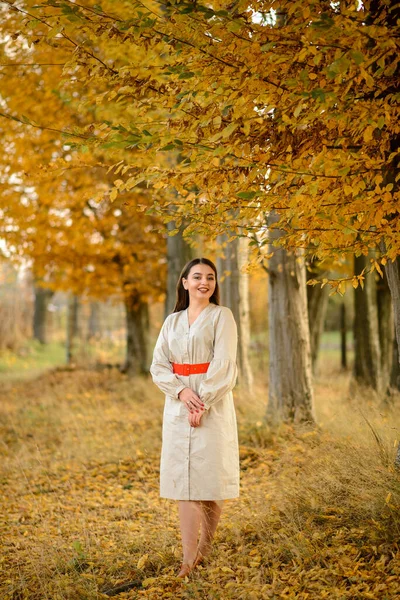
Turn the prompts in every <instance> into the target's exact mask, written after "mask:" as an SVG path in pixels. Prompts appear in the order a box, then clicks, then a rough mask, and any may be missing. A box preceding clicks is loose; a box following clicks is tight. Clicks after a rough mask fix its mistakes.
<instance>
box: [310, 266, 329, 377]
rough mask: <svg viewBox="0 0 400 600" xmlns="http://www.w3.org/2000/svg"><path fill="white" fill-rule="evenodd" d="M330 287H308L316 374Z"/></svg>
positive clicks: (313, 366)
mask: <svg viewBox="0 0 400 600" xmlns="http://www.w3.org/2000/svg"><path fill="white" fill-rule="evenodd" d="M314 276H315V275H314V273H307V277H308V278H311V277H314ZM328 298H329V287H328V286H327V285H325V286H324V287H321V286H320V285H308V286H307V307H308V323H309V327H310V344H311V363H312V368H313V372H314V373H315V370H316V366H317V359H318V350H319V343H320V340H321V335H322V332H323V330H324V321H325V315H326V308H327V306H328Z"/></svg>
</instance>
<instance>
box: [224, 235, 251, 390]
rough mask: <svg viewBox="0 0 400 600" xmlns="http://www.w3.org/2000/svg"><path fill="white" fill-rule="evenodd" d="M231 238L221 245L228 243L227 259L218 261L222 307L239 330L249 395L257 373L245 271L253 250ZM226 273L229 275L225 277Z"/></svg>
mask: <svg viewBox="0 0 400 600" xmlns="http://www.w3.org/2000/svg"><path fill="white" fill-rule="evenodd" d="M226 240H227V235H226V234H224V235H221V236H220V237H219V241H220V242H221V243H225V244H226V247H225V250H224V257H223V258H218V259H217V268H218V272H219V276H220V278H221V279H220V281H219V287H220V292H221V303H222V304H223V305H225V306H228V307H229V308H230V309H231V311H232V313H233V316H234V318H235V321H236V323H237V326H238V338H239V339H238V358H237V364H238V379H239V383H240V384H241V385H242V386H244V387H246V389H247V390H248V391H250V392H251V391H252V388H253V373H252V370H251V367H250V359H249V348H250V304H249V276H248V274H247V273H243V271H242V267H243V266H244V265H245V264H246V263H247V259H248V252H249V246H248V241H247V239H245V238H235V239H234V240H232V241H231V242H228V243H227V241H226ZM224 273H227V275H226V276H224Z"/></svg>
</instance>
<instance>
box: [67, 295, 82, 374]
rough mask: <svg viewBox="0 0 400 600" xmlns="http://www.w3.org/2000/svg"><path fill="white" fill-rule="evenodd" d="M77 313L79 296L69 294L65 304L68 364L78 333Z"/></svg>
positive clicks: (73, 352)
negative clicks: (66, 304)
mask: <svg viewBox="0 0 400 600" xmlns="http://www.w3.org/2000/svg"><path fill="white" fill-rule="evenodd" d="M78 314H79V297H78V296H76V295H75V294H71V295H70V296H69V298H68V306H67V341H66V355H67V356H66V359H67V364H68V365H70V364H71V363H72V362H73V360H74V354H75V340H76V336H77V335H78Z"/></svg>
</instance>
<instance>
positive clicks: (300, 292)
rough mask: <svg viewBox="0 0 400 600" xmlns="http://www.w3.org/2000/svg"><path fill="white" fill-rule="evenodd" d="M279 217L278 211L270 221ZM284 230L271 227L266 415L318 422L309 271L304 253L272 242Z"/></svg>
mask: <svg viewBox="0 0 400 600" xmlns="http://www.w3.org/2000/svg"><path fill="white" fill-rule="evenodd" d="M277 220H278V217H277V215H276V214H272V215H271V216H270V218H269V224H271V223H273V222H276V221H277ZM282 235H283V233H282V232H281V231H279V230H276V229H273V230H271V231H270V240H271V245H270V247H269V252H272V257H271V259H270V261H269V269H268V271H269V278H268V286H269V287H268V298H269V335H270V344H269V355H270V359H269V373H270V376H269V402H268V407H267V413H266V419H267V421H268V422H270V423H277V422H279V421H290V422H311V423H314V422H315V417H314V406H313V404H314V403H313V389H312V369H311V346H310V331H309V325H308V314H307V292H306V270H305V266H304V262H303V261H302V260H301V261H299V260H298V258H299V255H297V256H296V255H294V254H288V253H287V252H286V251H285V250H283V249H282V248H279V247H278V248H277V247H275V246H273V245H272V242H273V241H274V240H276V239H278V238H280V237H281V236H282Z"/></svg>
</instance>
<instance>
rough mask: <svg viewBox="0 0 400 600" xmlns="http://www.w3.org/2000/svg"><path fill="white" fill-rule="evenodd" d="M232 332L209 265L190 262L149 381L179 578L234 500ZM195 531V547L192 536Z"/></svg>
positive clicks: (204, 550)
mask: <svg viewBox="0 0 400 600" xmlns="http://www.w3.org/2000/svg"><path fill="white" fill-rule="evenodd" d="M236 349H237V328H236V323H235V320H234V318H233V315H232V312H231V310H230V309H229V308H227V307H225V306H219V289H218V282H217V270H216V268H215V265H214V264H213V263H212V262H211V261H210V260H208V259H206V258H196V259H193V260H191V261H190V262H189V263H187V265H185V267H184V268H183V270H182V273H181V275H180V277H179V281H178V284H177V301H176V306H175V309H174V312H173V313H172V314H171V315H169V316H168V317H167V318H166V320H165V322H164V324H163V326H162V329H161V332H160V335H159V337H158V340H157V344H156V346H155V349H154V356H153V362H152V365H151V369H150V371H151V374H152V377H153V381H154V383H155V384H156V385H157V386H158V387H159V388H160V389H161V390H162V391H163V392H164V393H165V394H166V398H165V405H164V415H163V432H162V451H161V463H160V496H161V497H162V498H170V499H173V500H178V501H179V507H178V508H179V519H180V529H181V535H182V547H183V562H182V565H181V569H180V572H179V574H178V577H185V576H186V575H188V574H189V573H190V571H191V570H192V569H194V568H195V567H196V566H197V565H198V564H199V562H200V561H201V560H202V559H203V558H204V557H205V556H207V555H208V554H210V552H211V546H212V540H213V537H214V533H215V530H216V528H217V525H218V521H219V518H220V515H221V511H222V504H223V500H226V499H228V498H237V497H238V496H239V447H238V435H237V425H236V414H235V408H234V404H233V396H232V391H231V390H232V389H233V387H234V385H235V383H236V376H237V368H236ZM199 529H200V540H199V542H198V533H199Z"/></svg>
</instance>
